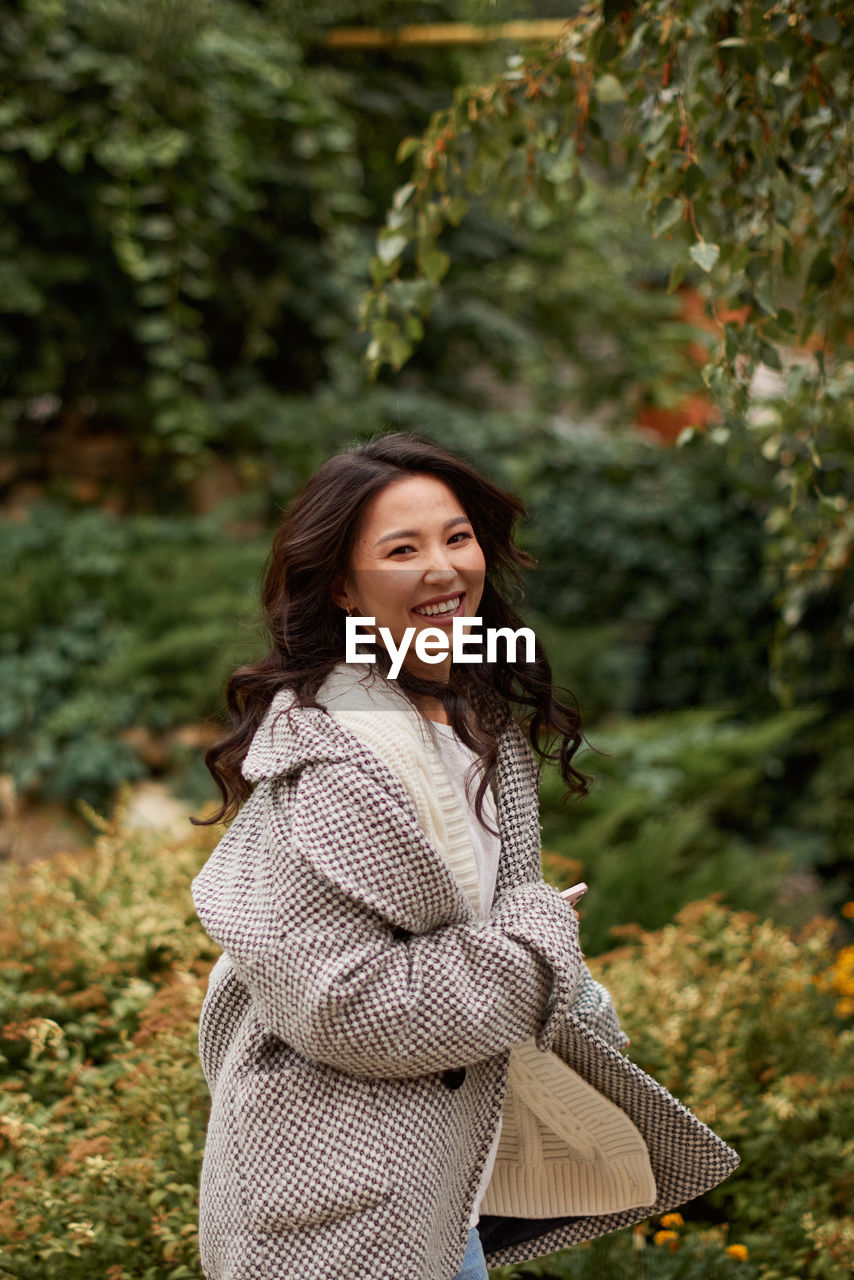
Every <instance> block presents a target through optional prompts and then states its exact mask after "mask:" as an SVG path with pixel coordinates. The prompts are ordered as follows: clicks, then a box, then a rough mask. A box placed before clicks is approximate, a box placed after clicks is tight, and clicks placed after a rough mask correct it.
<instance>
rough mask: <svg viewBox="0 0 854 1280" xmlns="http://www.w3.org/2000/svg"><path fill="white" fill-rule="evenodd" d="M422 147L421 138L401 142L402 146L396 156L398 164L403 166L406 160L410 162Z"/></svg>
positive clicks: (405, 139) (406, 139)
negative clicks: (411, 157)
mask: <svg viewBox="0 0 854 1280" xmlns="http://www.w3.org/2000/svg"><path fill="white" fill-rule="evenodd" d="M420 146H421V139H420V138H404V139H403V142H401V144H400V146H399V147H398V148H397V154H396V156H395V159H396V160H397V163H398V164H403V162H404V160H408V159H409V157H410V156H412V155H414V154H415V152H416V151H417V150H418V148H419V147H420Z"/></svg>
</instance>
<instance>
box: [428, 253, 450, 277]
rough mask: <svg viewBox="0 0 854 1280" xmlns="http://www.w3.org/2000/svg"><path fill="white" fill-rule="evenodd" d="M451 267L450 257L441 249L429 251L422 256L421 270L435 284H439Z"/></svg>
mask: <svg viewBox="0 0 854 1280" xmlns="http://www.w3.org/2000/svg"><path fill="white" fill-rule="evenodd" d="M450 265H451V259H450V257H449V256H448V254H447V253H443V252H442V250H441V249H428V250H427V252H426V253H423V254H422V255H421V270H422V271H423V272H424V275H425V276H426V277H427V279H428V280H432V282H433V283H434V284H438V283H439V281H440V280H441V279H442V277H443V276H444V275H445V272H446V271H447V270H448V267H449V266H450Z"/></svg>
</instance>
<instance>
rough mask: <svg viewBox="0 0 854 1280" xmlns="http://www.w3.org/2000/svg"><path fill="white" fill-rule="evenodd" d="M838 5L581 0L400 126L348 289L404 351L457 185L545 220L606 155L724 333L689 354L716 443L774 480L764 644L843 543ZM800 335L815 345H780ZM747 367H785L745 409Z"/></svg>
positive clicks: (847, 514)
mask: <svg viewBox="0 0 854 1280" xmlns="http://www.w3.org/2000/svg"><path fill="white" fill-rule="evenodd" d="M842 12H843V11H842V10H840V9H838V6H835V5H829V4H827V3H822V2H821V0H818V2H816V0H787V3H785V4H781V5H774V6H770V7H753V6H747V7H742V8H739V9H734V8H732V7H729V6H726V5H721V4H717V3H710V2H709V0H692V3H690V4H688V5H683V6H681V7H680V9H679V11H678V12H676V11H675V10H674V8H673V6H672V4H670V3H669V0H644V3H641V4H638V5H633V6H629V7H623V8H622V9H617V8H616V7H614V6H610V5H608V4H607V3H606V4H599V3H597V4H592V5H589V6H587V7H585V8H584V9H583V10H582V11H581V13H580V14H578V16H577V17H576V18H574V19H573V20H572V21H571V22H569V23H568V24H567V28H566V31H565V34H564V36H563V37H562V38H561V39H560V40H559V41H558V42H557V44H556V45H555V46H554V47H553V48H552V49H549V50H547V51H545V52H541V53H531V54H530V55H529V56H527V57H518V56H515V55H514V56H513V57H511V58H510V59H509V62H508V67H507V68H506V69H504V70H503V71H502V72H501V73H500V74H498V75H496V76H494V77H493V78H492V79H488V80H487V81H486V82H485V83H484V82H481V83H470V84H462V85H460V86H459V87H458V88H457V89H456V91H455V93H454V100H453V104H452V105H450V106H447V107H446V108H445V109H444V110H442V111H439V112H436V113H435V114H434V116H433V117H432V119H431V121H430V124H429V126H428V128H427V129H426V130H424V131H423V132H422V134H421V136H412V137H409V138H405V139H404V140H403V142H402V143H401V145H400V148H399V150H398V159H399V160H400V161H401V162H405V161H409V162H410V165H411V172H410V177H409V180H408V181H407V182H406V183H405V184H404V185H402V186H400V187H399V188H398V190H397V192H396V193H395V195H394V197H393V199H392V201H391V207H390V209H389V211H388V213H387V215H386V226H385V227H384V228H383V229H382V230H381V231H380V232H379V236H378V240H377V253H376V255H375V258H374V262H373V265H372V276H373V282H374V288H373V290H372V291H371V292H370V293H369V294H367V295H366V296H365V299H364V301H363V306H362V319H363V323H364V324H365V325H366V327H367V328H368V330H369V332H370V335H371V342H370V345H369V347H368V352H367V358H368V362H369V365H370V367H371V368H372V370H373V371H374V372H376V371H378V370H379V369H380V368H381V367H382V366H383V365H389V366H391V367H392V368H395V369H398V368H400V367H401V366H402V365H403V364H404V363H405V362H406V361H407V360H408V359H409V357H410V355H411V354H412V351H413V349H414V347H415V346H416V344H417V342H418V341H419V337H420V333H421V331H422V330H423V318H424V317H426V316H427V315H428V314H429V312H430V310H431V309H432V307H433V305H434V302H435V300H436V298H437V296H438V295H439V289H440V281H441V280H442V278H443V277H444V276H445V274H446V273H448V271H449V268H450V266H451V262H452V255H451V254H448V253H445V252H444V251H443V250H442V249H440V247H439V244H438V241H439V237H440V234H441V232H442V230H443V228H444V227H446V226H447V225H450V226H451V227H457V225H458V224H459V222H460V220H461V219H462V218H463V217H464V216H465V212H466V209H467V207H468V201H469V198H470V196H471V195H472V194H474V195H478V194H480V193H484V192H488V193H489V196H490V200H491V202H492V204H493V206H494V207H499V208H500V209H502V210H503V211H504V212H505V214H507V215H509V216H510V217H514V216H515V217H521V216H522V214H523V212H524V213H525V214H526V216H527V217H528V218H529V219H531V218H536V220H537V221H539V222H540V223H547V222H548V221H549V220H550V219H551V218H552V217H556V216H557V217H561V218H563V219H565V218H566V217H567V215H568V213H571V211H573V210H577V211H578V212H579V213H580V212H581V211H582V209H583V197H584V193H585V190H586V188H587V187H588V185H589V183H590V182H591V181H601V175H602V173H603V172H604V173H606V174H609V175H618V176H619V180H620V181H621V182H622V183H623V185H624V188H625V190H626V191H627V192H632V193H636V194H638V195H639V196H640V198H641V199H642V200H643V202H644V204H645V206H646V209H647V214H648V219H649V222H650V225H651V226H652V228H653V230H654V232H655V234H656V235H660V236H666V237H667V238H669V239H670V240H671V241H672V244H673V248H674V252H675V253H676V255H677V257H676V261H675V263H674V266H673V269H672V271H671V275H670V287H671V289H672V288H675V287H676V285H677V284H679V283H680V282H681V281H682V280H683V279H684V278H685V277H686V275H687V274H689V273H691V272H693V275H694V278H697V277H698V276H699V278H700V280H701V281H705V285H704V288H705V292H706V296H707V297H708V299H709V301H710V305H711V309H712V310H713V312H714V315H715V318H716V320H717V323H718V331H719V339H720V340H719V342H718V344H717V350H716V352H715V354H714V360H713V361H712V363H710V364H709V365H708V366H707V368H706V371H705V377H706V380H707V383H708V386H709V389H710V391H711V392H712V393H713V395H714V397H715V399H716V401H717V403H718V405H719V408H720V410H721V413H722V415H723V418H724V424H723V426H722V427H721V428H720V429H719V431H718V432H717V433H713V438H714V439H715V440H716V442H717V443H720V444H728V445H729V447H730V448H731V449H732V450H734V451H736V452H738V451H740V450H742V449H743V448H745V447H751V448H753V447H758V446H762V447H763V450H764V452H765V454H766V457H768V458H770V459H773V460H775V463H777V466H778V481H779V485H780V488H781V489H784V490H787V491H788V492H787V494H786V500H785V501H784V500H783V498H782V495H781V498H780V500H779V501H778V502H777V504H776V506H775V511H774V520H775V521H776V526H775V527H776V528H777V529H778V530H781V531H784V534H785V536H784V537H783V538H781V540H780V556H781V560H783V562H784V563H786V564H792V565H793V568H796V569H797V570H798V571H799V572H798V576H797V578H795V579H794V580H793V581H792V583H791V584H789V585H788V586H787V589H786V591H785V593H784V597H783V600H782V601H781V608H780V613H781V618H782V621H783V629H782V630H783V635H782V638H781V639H782V642H786V641H787V640H788V639H789V637H788V635H787V634H786V631H787V629H791V628H793V627H795V626H796V625H797V623H798V621H799V619H800V617H801V614H802V612H803V607H804V598H805V597H806V596H809V595H813V594H821V591H822V587H821V586H820V587H818V588H816V587H815V585H814V575H815V573H816V572H820V573H821V574H822V575H823V576H824V578H825V581H826V580H827V579H833V580H838V578H839V577H840V575H841V574H842V572H843V571H844V570H845V569H846V567H847V565H848V564H849V562H850V556H851V544H852V539H854V509H852V497H854V495H852V493H851V487H850V486H851V480H850V475H851V468H850V467H848V468H847V469H846V468H840V467H839V459H840V458H845V457H847V456H848V454H849V453H850V426H851V424H850V421H849V416H850V414H849V411H848V407H847V406H850V392H851V373H850V365H849V364H848V362H847V356H846V348H847V346H848V343H849V333H850V330H851V326H852V323H854V294H852V291H851V286H850V280H851V274H850V271H849V270H848V269H847V268H848V266H849V264H850V244H849V237H850V219H851V201H852V198H854V197H852V192H854V186H852V183H851V182H850V180H849V175H850V172H851V165H852V132H851V121H852V118H854V77H852V73H851V68H852V66H854V26H852V24H851V23H850V22H847V21H843V20H841V15H842ZM447 243H448V246H449V248H451V245H452V239H451V237H449V238H448V241H447ZM727 308H730V309H731V308H735V309H736V310H735V311H727V310H726V309H727ZM808 338H812V339H813V345H814V346H815V347H817V348H818V349H817V352H816V356H815V359H812V358H810V357H809V356H808V355H807V354H805V353H803V352H800V353H797V352H795V353H794V358H793V352H792V350H791V349H792V348H795V347H796V346H797V345H799V344H803V343H804V342H805V341H806V340H807V339H808ZM762 365H764V366H765V368H766V370H767V369H770V370H772V371H780V373H781V375H783V383H782V387H781V390H780V393H779V395H778V396H777V397H775V399H774V403H773V404H772V405H771V407H770V416H769V411H768V409H767V407H766V409H765V411H764V412H763V410H762V409H760V412H759V414H758V415H757V413H756V409H757V405H756V403H755V396H754V395H753V391H752V389H753V386H754V378H753V375H754V374H755V373H756V371H757V369H759V368H760V367H761V366H762ZM792 401H794V402H795V403H794V404H792ZM778 460H779V461H778ZM793 511H794V514H793ZM810 575H812V576H810ZM792 619H794V621H791V620H792ZM799 634H803V631H800V633H799ZM850 643H851V636H850V629H849V631H847V632H846V634H845V644H846V647H848V648H849V649H850ZM786 647H787V648H788V649H789V658H790V659H791V653H792V649H794V653H795V654H796V655H797V643H796V644H795V645H794V646H789V645H786ZM801 656H802V655H801ZM796 665H797V664H796Z"/></svg>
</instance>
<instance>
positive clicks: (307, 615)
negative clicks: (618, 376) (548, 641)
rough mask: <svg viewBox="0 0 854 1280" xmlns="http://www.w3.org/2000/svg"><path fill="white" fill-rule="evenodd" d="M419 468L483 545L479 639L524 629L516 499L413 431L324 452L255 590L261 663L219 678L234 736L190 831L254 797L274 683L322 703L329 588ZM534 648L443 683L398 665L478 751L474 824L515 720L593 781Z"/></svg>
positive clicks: (330, 643)
mask: <svg viewBox="0 0 854 1280" xmlns="http://www.w3.org/2000/svg"><path fill="white" fill-rule="evenodd" d="M419 474H423V475H430V476H435V477H436V478H437V479H439V480H442V481H444V482H445V483H446V484H447V485H448V487H449V488H450V489H452V490H453V492H454V493H455V494H456V496H457V498H458V499H459V501H460V503H461V505H462V507H463V510H464V511H465V514H466V515H467V516H468V518H469V520H470V521H471V524H472V527H473V529H474V533H475V536H476V538H477V540H478V542H479V543H480V546H481V548H482V550H483V554H484V558H485V561H486V574H485V580H484V585H483V595H482V598H481V602H480V609H479V612H478V616H479V617H480V618H481V623H482V628H483V634H485V633H486V629H487V628H489V627H509V628H511V629H512V630H514V631H515V630H517V629H518V628H519V627H521V626H523V625H524V623H523V621H522V619H521V618H520V617H519V615H518V614H517V613H516V612H515V610H514V609H513V608H512V607H511V606H510V604H509V603H508V597H511V596H518V597H519V598H520V599H521V598H522V596H523V594H524V590H523V584H522V579H521V575H520V572H519V570H520V569H521V568H532V567H533V566H534V565H535V563H536V562H535V561H534V560H533V559H532V558H531V556H529V555H528V553H527V552H526V551H523V550H522V549H521V548H519V547H517V546H516V545H515V542H514V540H513V534H514V526H515V523H516V521H517V519H519V517H525V515H526V514H527V513H526V511H525V508H524V506H523V505H522V503H521V502H520V501H519V499H518V498H516V497H514V496H513V495H512V494H510V493H505V492H504V490H502V489H499V488H498V487H497V486H496V485H494V484H492V483H490V481H489V480H487V479H485V478H484V477H483V476H482V475H480V474H479V472H477V471H476V470H475V469H474V468H473V467H472V466H469V465H468V463H466V462H464V461H463V460H462V459H461V458H459V457H457V456H455V455H454V454H451V453H449V452H448V451H447V450H446V449H443V448H442V447H441V446H439V445H437V444H434V443H433V442H432V441H430V440H428V439H426V438H423V437H421V436H419V435H416V434H415V433H414V432H408V431H407V432H403V431H395V432H389V433H387V434H383V435H379V436H375V437H373V438H372V439H370V440H368V441H366V442H365V443H362V444H357V445H354V446H352V447H351V448H349V449H346V450H344V451H343V452H342V453H338V454H336V455H335V456H334V457H332V458H329V459H327V461H326V462H324V463H323V465H322V466H321V467H319V468H318V470H317V471H316V472H315V473H314V475H313V476H312V477H311V479H310V480H309V481H308V482H307V483H306V484H305V485H304V486H303V488H302V489H301V490H300V492H299V493H298V494H297V496H296V497H295V498H294V500H293V501H292V502H291V504H290V506H289V507H288V508H287V510H286V511H285V513H284V516H283V518H282V521H281V523H280V525H279V528H278V530H277V532H276V535H275V537H274V539H273V545H272V548H271V551H270V554H269V556H268V558H267V564H266V570H265V579H264V586H263V590H262V601H263V605H264V612H265V617H266V629H267V634H268V638H269V643H270V650H269V652H268V653H267V655H266V656H265V657H263V658H262V659H261V660H260V662H255V663H252V664H250V665H246V666H241V667H238V669H237V670H236V671H235V672H234V673H233V675H232V676H231V677H230V678H229V680H228V682H227V684H226V688H225V697H226V705H227V707H228V714H229V716H230V718H231V726H232V727H231V732H230V733H228V734H227V735H226V736H225V737H224V738H222V739H221V740H220V741H219V742H217V743H214V745H213V746H212V747H210V748H209V750H208V751H207V753H206V755H205V764H206V765H207V767H208V769H210V771H211V773H212V775H213V778H214V781H215V782H216V784H217V786H218V787H219V790H220V792H221V794H222V804H221V806H220V808H219V810H218V811H217V813H215V814H214V816H213V817H211V818H207V819H204V820H203V819H199V818H192V819H191V821H192V822H194V823H195V824H196V825H197V826H206V825H209V824H211V823H215V822H221V821H223V820H226V819H229V818H231V817H233V816H234V815H235V814H236V813H237V811H238V810H239V808H240V805H241V804H242V803H243V801H244V800H245V799H246V798H247V796H248V795H249V794H250V792H251V789H252V788H251V786H250V784H249V783H248V782H247V781H246V779H245V778H244V777H243V774H242V773H241V770H240V766H241V764H242V762H243V759H244V757H245V756H246V753H247V751H248V750H249V746H250V743H251V742H252V738H253V736H254V734H255V732H256V730H257V729H258V726H259V725H260V724H261V721H262V720H263V718H264V716H265V714H266V712H267V710H268V708H269V706H270V703H271V701H272V699H273V697H274V695H275V694H276V693H278V691H279V690H280V689H290V690H291V691H292V692H293V694H294V695H295V698H296V705H298V706H301V707H320V706H321V704H320V703H318V702H317V701H316V695H317V692H318V690H319V689H320V686H321V685H322V683H323V681H324V680H325V679H326V676H327V675H328V674H329V672H330V671H331V670H332V668H333V667H335V666H336V665H337V664H338V663H340V662H343V661H344V617H345V613H344V610H343V609H340V608H339V607H338V606H337V605H335V604H334V603H333V601H332V599H331V596H330V587H331V585H332V584H333V583H338V582H340V581H341V579H342V578H343V577H344V576H345V575H346V573H347V571H348V567H349V564H350V557H351V554H352V552H353V548H354V546H355V543H356V538H357V536H358V531H359V525H360V522H361V518H362V513H363V511H364V509H365V507H366V505H367V504H368V502H369V501H370V499H371V498H373V496H374V495H375V494H376V493H379V492H380V490H382V489H384V488H385V487H386V486H387V485H389V484H391V483H392V482H393V481H395V480H400V479H402V478H403V477H405V476H411V475H419ZM498 647H499V648H501V646H498ZM534 653H535V660H534V661H533V662H525V661H522V660H519V661H516V662H508V661H507V658H506V655H505V657H504V658H503V659H501V658H499V659H497V660H496V661H495V662H491V663H487V662H483V663H472V664H465V665H457V666H453V665H452V667H451V674H450V677H449V680H448V682H447V683H445V682H442V681H434V680H423V679H419V678H418V677H416V676H414V675H412V674H411V673H410V672H408V671H406V669H405V668H401V670H400V673H399V675H398V678H397V684H398V686H399V688H400V689H401V691H402V692H403V693H405V694H406V696H407V697H408V698H409V699H410V700H411V701H412V702H413V704H414V705H417V701H416V700H417V699H420V698H435V699H439V700H441V702H442V704H443V705H444V707H445V710H446V711H447V714H448V718H449V720H450V723H451V726H452V728H453V729H454V731H455V732H456V733H457V734H458V735H459V737H460V738H461V740H462V741H463V742H464V743H465V744H466V745H467V746H468V747H469V748H471V749H472V750H473V751H475V752H476V753H477V755H478V757H479V762H478V763H479V769H480V773H481V778H480V783H479V786H478V790H477V794H476V797H475V802H474V803H475V811H476V813H477V816H478V818H479V819H480V820H481V821H483V818H482V807H483V800H484V796H485V794H486V789H487V787H488V786H489V783H490V781H491V779H492V777H493V775H494V773H495V771H496V767H497V759H498V736H499V733H500V730H501V728H502V727H503V725H504V724H506V722H507V719H508V718H509V717H510V715H515V718H516V720H517V723H519V724H520V726H521V727H522V728H523V729H524V731H525V732H526V733H527V736H528V739H529V741H530V744H531V748H532V750H533V751H534V752H536V754H537V755H538V756H539V758H540V761H541V762H543V761H546V760H549V761H552V762H554V763H556V764H557V765H558V767H559V770H560V774H561V777H562V778H563V780H564V782H565V783H566V784H567V787H568V792H567V795H570V794H573V793H578V794H580V795H586V794H587V791H588V790H589V781H590V780H589V779H588V778H587V776H586V775H585V774H583V773H580V772H579V771H578V770H577V769H575V768H574V767H573V765H572V757H573V755H574V754H575V752H576V751H577V750H578V747H579V745H580V743H581V740H582V737H583V735H582V732H581V716H580V714H579V711H578V708H577V706H570V705H569V704H568V703H566V702H564V701H562V700H561V699H560V698H558V697H557V696H556V693H555V690H554V687H553V684H552V673H551V666H550V665H549V662H548V659H547V658H546V655H545V653H544V652H543V649H542V647H541V645H540V643H539V641H536V642H535V646H534ZM375 656H376V666H377V668H378V669H379V670H380V671H382V673H383V675H385V674H387V672H388V670H389V668H390V659H389V656H388V654H387V652H386V650H385V648H384V646H383V645H381V644H377V645H376V646H375ZM571 696H572V695H571V694H570V697H571ZM554 735H556V738H557V741H556V744H553V745H549V746H546V747H544V746H542V744H541V741H540V740H541V738H542V737H545V739H546V740H547V742H548V740H549V739H550V738H552V737H553V736H554ZM565 798H566V797H565ZM485 825H486V824H485V823H484V826H485Z"/></svg>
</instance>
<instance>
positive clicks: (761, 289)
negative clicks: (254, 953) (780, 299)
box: [753, 274, 777, 316]
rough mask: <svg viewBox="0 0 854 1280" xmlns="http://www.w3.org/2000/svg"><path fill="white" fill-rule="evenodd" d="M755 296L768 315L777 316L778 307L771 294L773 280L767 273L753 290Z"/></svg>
mask: <svg viewBox="0 0 854 1280" xmlns="http://www.w3.org/2000/svg"><path fill="white" fill-rule="evenodd" d="M753 296H754V298H755V299H756V301H757V302H758V303H759V305H760V307H761V308H762V310H763V311H764V312H765V313H766V315H769V316H776V314H777V308H776V307H775V306H774V299H773V298H772V296H771V281H770V279H769V277H768V275H767V274H766V275H764V276H763V277H762V279H761V280H760V281H759V284H758V285H757V286H756V288H755V289H754V290H753Z"/></svg>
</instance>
